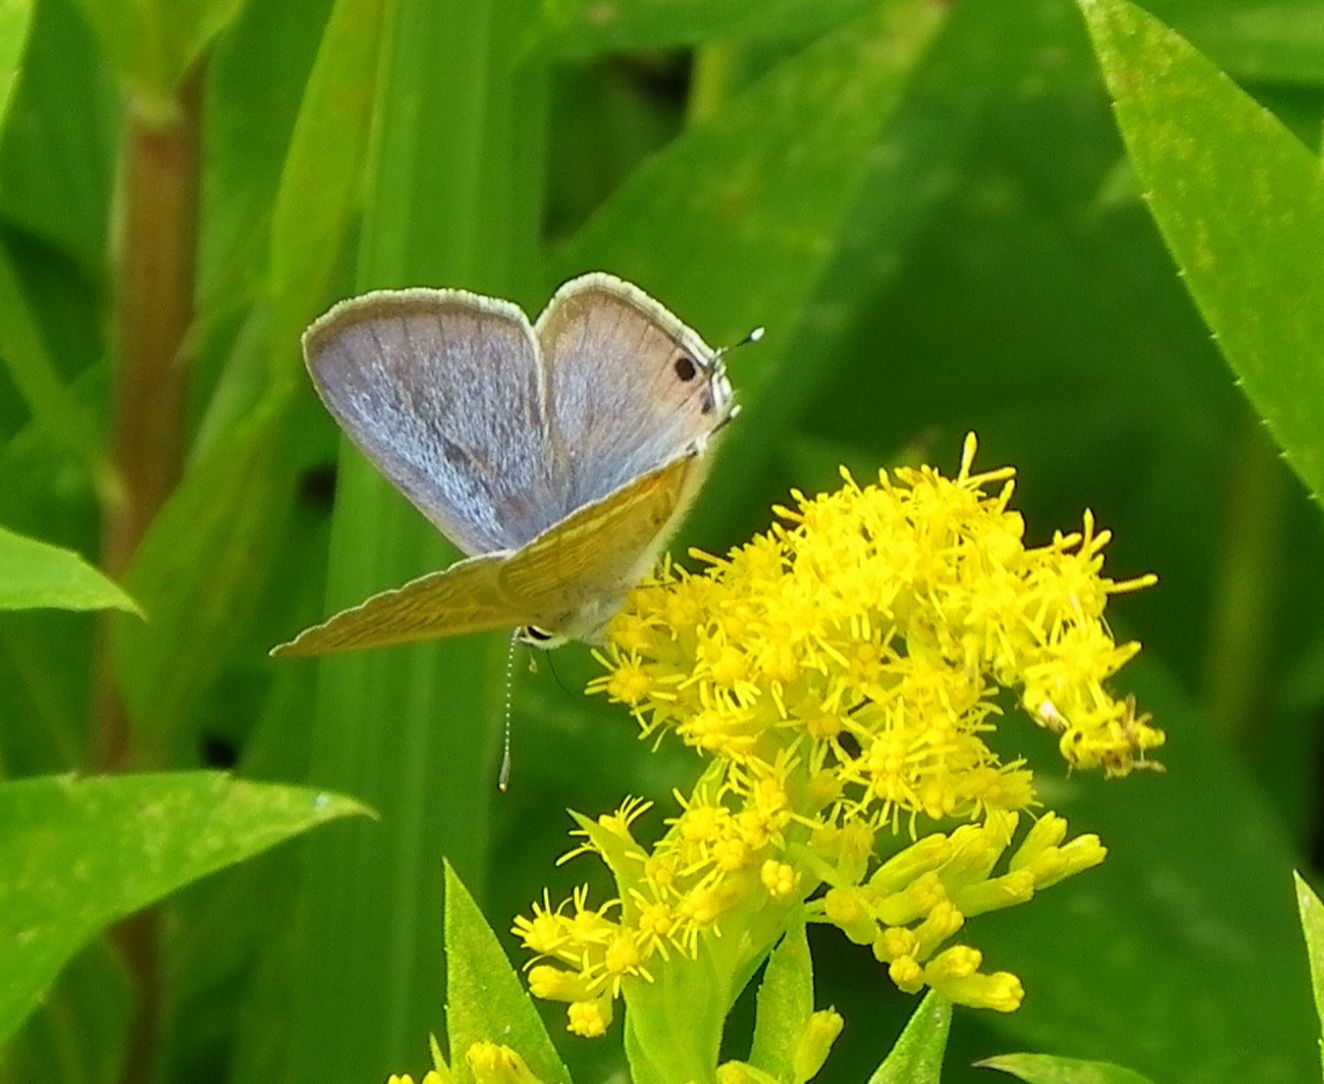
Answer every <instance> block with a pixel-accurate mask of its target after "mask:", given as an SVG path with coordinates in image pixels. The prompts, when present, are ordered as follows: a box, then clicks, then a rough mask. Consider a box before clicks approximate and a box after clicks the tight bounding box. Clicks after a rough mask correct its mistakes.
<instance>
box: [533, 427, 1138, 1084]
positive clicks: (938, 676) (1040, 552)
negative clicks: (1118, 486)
mask: <svg viewBox="0 0 1324 1084" xmlns="http://www.w3.org/2000/svg"><path fill="white" fill-rule="evenodd" d="M974 454H975V440H974V437H973V436H970V437H967V439H966V443H965V448H964V454H963V456H962V460H961V468H960V471H959V472H958V473H957V475H956V477H955V478H945V477H943V476H942V475H941V474H939V473H938V472H937V471H936V470H934V469H932V468H929V467H923V468H919V469H901V470H897V471H896V472H894V473H893V474H891V475H889V474H887V473H886V472H883V473H880V475H879V479H878V481H877V482H876V483H874V484H870V485H860V484H858V483H857V482H855V480H854V479H852V478H851V477H850V475H849V474H847V473H846V472H845V471H844V470H843V472H842V474H843V477H844V478H845V483H846V484H845V485H844V487H843V488H842V489H840V490H838V491H837V492H835V493H831V494H826V495H820V496H817V497H805V496H804V495H803V494H800V493H798V492H797V493H794V494H793V497H794V504H793V506H792V507H787V508H777V509H776V512H777V515H778V522H776V523H775V524H774V525H773V526H772V528H771V529H770V530H769V531H768V532H767V533H765V534H763V535H760V536H758V537H756V538H755V539H754V540H753V541H751V542H749V543H748V544H747V545H744V546H741V547H739V548H737V549H735V550H733V551H732V552H731V553H730V554H728V555H727V556H726V557H724V558H718V557H712V556H708V555H705V554H698V553H696V556H697V557H699V558H700V559H702V560H703V561H704V562H705V563H706V565H707V566H708V567H707V568H706V570H705V571H704V572H702V573H700V574H691V573H688V572H686V571H684V570H682V569H680V568H678V567H676V566H674V565H671V564H665V565H664V566H663V567H662V569H661V570H660V571H659V572H658V573H657V575H656V576H655V578H654V579H652V580H650V581H649V582H647V583H645V584H644V585H643V586H641V587H639V588H638V589H637V590H636V591H635V592H634V593H633V594H632V596H631V598H630V601H629V603H628V605H627V607H626V609H625V610H624V611H623V612H622V613H621V614H620V615H619V616H618V617H617V618H616V619H615V620H614V621H613V622H612V623H611V625H610V626H609V628H608V631H607V637H608V642H607V646H606V648H605V650H604V651H602V652H599V653H598V654H597V657H598V659H599V661H600V662H601V663H602V664H603V666H604V667H605V669H606V671H607V672H606V674H605V675H604V676H602V677H600V678H597V679H595V680H594V681H592V682H591V683H590V684H589V690H590V692H595V693H604V694H606V695H607V696H608V697H609V698H610V699H612V700H614V701H617V702H620V703H623V704H625V705H626V706H628V707H629V708H630V710H631V711H632V712H633V713H634V715H635V717H636V718H637V719H638V721H639V723H640V725H641V727H642V728H643V732H644V733H645V734H646V735H659V736H660V735H662V734H664V733H672V734H675V735H676V736H677V737H679V738H680V740H682V741H684V742H685V743H687V744H689V745H691V746H693V747H694V748H695V749H697V750H698V751H699V752H700V753H701V754H703V755H704V756H706V757H708V758H709V759H710V761H711V763H710V766H709V768H708V770H707V771H706V772H705V773H704V775H703V777H702V778H701V779H700V780H699V782H698V784H697V785H696V786H695V787H694V789H693V791H692V792H691V793H689V794H688V795H683V794H679V793H677V794H676V796H675V797H676V802H677V806H678V812H677V813H676V815H674V816H673V817H671V818H670V819H668V820H667V821H666V825H667V832H666V834H665V835H664V836H663V838H662V839H661V840H659V841H658V842H657V843H656V844H654V845H653V846H652V847H651V848H644V847H643V846H641V845H640V844H639V843H638V842H637V841H636V840H635V838H634V836H633V833H632V827H631V826H632V824H633V822H634V821H635V819H636V818H637V817H638V816H639V815H641V814H642V813H643V812H644V811H645V809H646V808H647V807H646V805H645V804H644V803H642V802H639V801H638V800H628V801H627V802H626V803H625V804H624V805H623V806H622V807H621V809H620V810H619V811H618V812H617V813H616V814H613V815H611V816H608V817H604V818H601V819H600V820H599V821H597V822H590V821H588V820H585V819H583V818H581V819H580V832H579V834H580V835H582V836H583V838H584V842H583V844H582V845H581V846H580V847H578V848H577V849H576V850H575V851H574V852H572V853H574V854H578V853H582V852H584V851H593V852H595V853H597V854H598V855H600V856H601V857H602V858H603V859H604V860H605V861H606V863H607V864H608V866H609V867H610V868H611V870H612V873H613V875H614V876H615V878H616V882H617V886H618V890H619V898H617V899H613V900H611V901H608V902H607V903H606V904H604V905H603V906H601V907H598V908H596V909H594V908H592V907H590V906H589V904H588V898H587V890H583V889H581V890H579V891H577V892H576V894H575V896H574V897H573V899H572V900H571V901H569V902H568V904H562V905H561V906H560V907H557V908H555V909H553V908H552V906H551V904H550V902H549V901H548V900H547V898H546V897H544V899H543V901H542V903H541V904H535V905H534V908H533V916H532V918H523V917H521V918H520V919H518V920H517V921H516V923H515V932H516V933H517V934H518V935H519V936H520V937H521V938H522V939H523V941H524V944H525V945H526V947H528V948H529V949H531V950H532V951H533V952H534V953H535V954H537V956H538V957H540V958H541V959H543V960H544V961H546V962H545V963H543V964H540V965H539V966H536V967H534V968H533V969H532V970H531V971H530V984H531V986H532V987H533V990H534V993H535V994H537V995H538V996H542V997H550V998H555V999H559V1000H565V1001H568V1002H570V1003H571V1028H572V1030H574V1031H577V1032H578V1033H580V1034H588V1033H591V1032H592V1033H598V1032H599V1031H600V1029H599V1028H598V1026H597V1025H598V1024H601V1026H602V1027H604V1028H605V1026H606V1024H605V1023H604V1022H603V1021H604V1020H607V1021H609V1019H610V1003H611V1001H612V1000H613V999H614V998H615V997H616V996H618V995H620V994H622V993H623V994H624V996H625V997H626V998H627V1001H628V1000H629V998H630V996H631V990H632V988H633V987H632V984H633V983H639V982H643V983H647V982H650V981H652V977H653V976H652V975H651V974H650V971H649V967H650V966H652V967H653V968H659V967H685V966H694V965H695V963H696V962H698V963H701V964H703V966H704V967H706V968H707V969H708V971H707V972H706V974H709V975H711V974H712V973H713V970H714V968H716V969H719V970H720V969H725V970H726V971H729V972H730V973H731V974H733V975H734V974H739V973H741V970H740V969H742V968H748V967H750V966H752V965H753V964H755V963H757V961H758V960H760V959H761V958H762V956H763V955H764V954H766V952H767V951H768V950H769V948H770V947H771V946H772V944H773V943H775V941H776V939H777V938H778V937H779V936H780V933H781V932H782V930H783V929H784V928H785V923H786V921H787V920H788V919H789V917H790V916H791V915H792V914H793V913H795V911H796V910H797V909H799V908H801V907H803V908H804V909H805V912H806V914H807V915H808V917H809V918H810V919H811V920H815V921H820V922H826V923H830V924H832V925H835V926H837V927H838V928H840V929H841V930H842V932H843V933H845V934H846V936H847V937H848V938H850V939H851V940H852V941H854V942H856V943H858V944H860V945H867V946H869V948H870V949H871V950H872V951H873V953H874V955H875V957H876V958H877V959H878V960H879V961H880V963H881V964H883V965H885V966H886V968H887V973H888V975H889V976H890V977H891V979H892V981H893V982H894V983H895V984H896V985H897V986H898V987H899V988H901V989H902V990H906V991H912V992H913V991H918V990H920V989H922V988H923V987H925V986H928V987H932V988H934V989H936V990H938V991H939V992H940V993H942V994H943V995H944V996H946V997H948V998H949V999H951V1000H953V1001H957V1002H961V1003H964V1004H968V1005H975V1006H980V1007H985V1008H992V1009H996V1010H999V1011H1010V1010H1012V1009H1015V1008H1016V1007H1017V1006H1018V1005H1019V1004H1020V1001H1021V998H1022V996H1023V992H1022V990H1021V985H1020V982H1019V980H1018V979H1017V978H1016V977H1015V976H1014V975H1011V974H1008V973H1006V972H995V973H992V974H989V973H984V972H982V971H981V970H980V967H981V966H982V957H981V955H980V953H979V952H978V951H977V950H976V949H974V948H971V947H969V946H966V945H961V944H952V943H951V942H952V939H953V938H954V937H955V936H956V935H957V934H958V933H960V932H962V931H963V929H964V927H965V925H966V922H967V920H969V919H971V918H973V917H975V916H977V915H980V914H982V913H984V912H986V911H991V910H996V909H999V908H1002V907H1009V906H1012V905H1014V904H1018V903H1023V902H1026V901H1027V900H1029V899H1030V898H1031V897H1032V896H1033V895H1034V893H1035V892H1036V891H1037V890H1039V889H1042V888H1047V887H1049V886H1051V885H1053V884H1056V883H1057V882H1058V881H1060V880H1062V879H1063V878H1064V877H1067V876H1070V875H1072V874H1074V873H1078V872H1080V871H1082V870H1084V869H1087V868H1089V867H1090V866H1093V865H1097V864H1098V863H1099V862H1101V861H1102V860H1103V857H1104V855H1105V853H1106V852H1105V850H1104V848H1103V847H1102V845H1101V844H1100V843H1099V841H1098V839H1097V837H1095V836H1092V835H1086V836H1080V837H1077V838H1076V839H1073V840H1070V841H1068V840H1067V839H1066V831H1067V826H1066V823H1065V821H1063V820H1062V819H1061V818H1060V817H1057V816H1056V815H1055V814H1053V813H1043V814H1041V815H1040V816H1039V818H1038V820H1037V821H1036V822H1035V823H1034V824H1033V825H1032V826H1031V827H1030V828H1029V831H1028V832H1027V833H1025V835H1024V837H1023V838H1022V840H1021V842H1020V844H1019V845H1018V846H1017V845H1015V840H1016V836H1017V831H1018V829H1019V827H1020V825H1021V823H1022V817H1021V814H1022V813H1026V812H1028V811H1030V810H1032V809H1034V808H1035V807H1036V806H1037V805H1038V804H1039V803H1038V800H1037V798H1036V794H1035V789H1034V780H1033V776H1032V773H1031V771H1030V769H1029V768H1028V767H1027V766H1026V764H1025V763H1024V762H1023V761H1021V760H1011V761H1003V760H1002V759H1001V758H1000V757H999V756H998V755H997V754H995V753H994V752H993V750H992V749H991V748H990V747H989V745H988V744H987V742H986V740H985V739H986V737H987V735H988V734H989V733H990V732H992V731H993V730H994V729H995V728H996V727H997V726H999V725H1000V724H1002V723H1003V719H1002V713H1001V710H1000V708H999V694H1000V693H1001V691H1002V690H1008V691H1010V692H1011V693H1012V695H1013V697H1014V699H1015V701H1016V702H1018V703H1019V704H1020V705H1022V707H1023V708H1024V710H1025V712H1026V714H1027V716H1028V717H1029V719H1030V720H1032V721H1033V722H1034V723H1035V724H1037V725H1039V726H1041V727H1045V728H1047V729H1049V730H1051V731H1052V732H1054V733H1055V734H1057V735H1058V736H1059V748H1060V750H1061V752H1062V755H1063V757H1064V758H1065V759H1066V761H1067V763H1068V765H1069V766H1071V767H1073V768H1081V769H1088V768H1102V769H1103V771H1104V772H1105V774H1106V775H1108V776H1124V775H1126V774H1128V773H1129V772H1131V771H1132V770H1133V769H1135V768H1137V767H1155V765H1154V764H1153V763H1152V762H1150V761H1149V760H1148V759H1147V754H1148V753H1149V751H1150V750H1152V749H1154V748H1156V747H1158V746H1160V745H1161V744H1162V743H1163V740H1164V735H1163V732H1162V731H1161V730H1157V729H1155V728H1154V727H1152V726H1151V725H1150V724H1149V718H1148V716H1145V715H1140V714H1138V713H1137V711H1136V707H1135V704H1134V702H1133V701H1132V700H1131V699H1130V698H1124V699H1121V700H1119V699H1116V698H1115V697H1114V696H1113V695H1112V693H1111V692H1110V691H1109V689H1108V685H1107V683H1108V681H1109V680H1110V679H1111V678H1112V676H1113V675H1114V674H1115V673H1116V671H1117V670H1118V668H1119V667H1121V666H1122V664H1123V663H1125V662H1126V661H1127V660H1128V659H1130V658H1131V657H1132V656H1134V655H1135V653H1136V652H1137V651H1138V650H1139V645H1138V644H1134V643H1131V644H1121V645H1119V644H1117V643H1115V642H1114V640H1113V637H1112V634H1111V632H1110V630H1109V628H1108V626H1107V624H1106V623H1105V621H1104V618H1103V611H1104V606H1105V603H1106V602H1107V599H1108V597H1109V596H1110V595H1114V594H1118V593H1121V592H1126V591H1132V590H1136V589H1138V588H1141V587H1145V586H1148V585H1150V584H1152V583H1153V582H1154V577H1153V576H1142V577H1139V578H1136V579H1132V580H1124V581H1115V580H1112V579H1108V578H1106V577H1104V576H1103V575H1102V567H1103V550H1104V547H1105V546H1106V544H1107V542H1108V540H1109V537H1110V535H1109V533H1108V532H1107V531H1097V530H1096V528H1095V524H1094V519H1093V516H1092V515H1091V514H1090V513H1089V512H1086V513H1085V516H1084V522H1083V526H1082V529H1081V530H1080V531H1079V532H1074V533H1070V534H1062V533H1060V532H1059V533H1057V534H1055V535H1054V536H1053V537H1052V539H1051V541H1050V542H1049V543H1048V544H1047V545H1045V546H1041V547H1037V548H1036V547H1028V546H1026V545H1025V541H1024V535H1025V528H1024V523H1023V522H1022V519H1021V517H1020V515H1019V514H1018V513H1016V512H1014V511H1011V510H1010V508H1009V503H1010V500H1011V496H1012V491H1013V481H1012V475H1013V472H1012V470H1011V469H1010V468H1003V469H1000V470H994V471H988V472H984V473H979V474H976V473H973V471H972V463H973V459H974ZM728 934H729V935H732V936H734V938H735V941H734V942H733V944H734V945H735V946H736V947H734V948H732V947H727V948H724V949H723V950H722V951H721V952H720V953H719V952H718V950H717V948H716V946H717V944H718V942H719V941H728V942H729V940H730V939H729V937H728ZM548 972H553V973H555V976H556V977H555V978H554V979H553V977H552V976H551V975H549V974H548ZM736 992H738V991H736ZM732 996H733V997H734V994H732ZM731 1071H732V1072H733V1073H734V1072H737V1071H743V1069H738V1066H737V1065H736V1063H732V1069H731Z"/></svg>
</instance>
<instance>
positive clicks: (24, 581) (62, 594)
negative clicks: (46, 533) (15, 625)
mask: <svg viewBox="0 0 1324 1084" xmlns="http://www.w3.org/2000/svg"><path fill="white" fill-rule="evenodd" d="M42 607H49V608H53V609H60V610H105V609H115V610H125V611H126V612H128V613H132V614H137V615H138V616H139V617H141V616H142V611H141V610H139V609H138V606H137V604H136V603H135V602H134V601H133V599H131V598H129V596H128V595H126V594H125V593H124V592H123V591H122V590H120V588H119V587H117V586H116V585H115V584H113V583H112V582H111V581H110V580H108V579H107V578H106V577H105V576H103V575H102V574H101V573H100V572H98V571H97V570H96V569H95V568H93V567H92V566H91V565H89V564H88V563H87V562H86V561H84V560H83V558H82V557H80V556H79V555H78V554H76V553H74V551H73V550H66V549H61V548H60V547H59V546H52V545H50V544H49V543H46V542H38V541H37V540H36V539H35V538H25V537H24V536H23V535H21V534H15V533H14V532H13V531H7V530H5V529H4V528H3V527H0V610H30V609H37V608H42Z"/></svg>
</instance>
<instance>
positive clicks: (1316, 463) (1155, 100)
mask: <svg viewBox="0 0 1324 1084" xmlns="http://www.w3.org/2000/svg"><path fill="white" fill-rule="evenodd" d="M1081 7H1082V9H1083V10H1084V12H1085V16H1086V20H1087V21H1088V23H1089V27H1090V33H1091V34H1092V35H1093V37H1094V43H1095V48H1096V49H1097V51H1098V53H1099V60H1100V63H1101V64H1102V66H1103V71H1104V75H1105V76H1106V77H1107V80H1108V89H1109V90H1110V91H1111V92H1112V95H1113V98H1114V100H1115V102H1116V108H1117V119H1118V123H1119V125H1120V127H1121V130H1122V135H1123V137H1124V138H1125V139H1126V145H1127V149H1128V150H1129V152H1130V156H1131V162H1132V164H1133V165H1134V167H1135V170H1136V174H1137V176H1138V178H1139V180H1140V184H1141V185H1142V187H1143V188H1144V191H1145V198H1146V200H1147V202H1148V203H1149V206H1150V208H1151V209H1152V210H1153V213H1154V217H1155V219H1156V220H1157V221H1158V224H1159V227H1160V228H1161V229H1162V231H1163V235H1164V238H1165V239H1166V240H1167V242H1168V247H1169V248H1171V249H1172V253H1173V256H1174V257H1175V258H1176V260H1177V263H1178V265H1179V266H1180V267H1181V270H1182V277H1183V279H1184V280H1185V282H1186V285H1187V287H1188V288H1189V289H1190V291H1191V294H1192V296H1193V297H1194V298H1195V301H1196V304H1197V305H1198V306H1199V307H1200V312H1201V314H1202V315H1203V316H1204V319H1205V322H1206V323H1207V324H1208V325H1209V327H1210V329H1211V330H1212V331H1213V332H1214V335H1215V337H1216V338H1217V340H1218V343H1219V346H1220V347H1221V348H1222V350H1223V353H1224V354H1225V355H1226V357H1227V360H1228V362H1229V363H1230V364H1231V366H1232V369H1233V371H1234V372H1235V373H1236V375H1237V377H1238V378H1239V380H1240V382H1241V383H1242V385H1243V386H1244V387H1245V389H1246V393H1247V394H1248V395H1249V396H1250V398H1251V402H1252V403H1253V404H1254V406H1255V408H1256V410H1257V411H1258V412H1259V413H1260V415H1261V417H1262V418H1263V419H1264V422H1265V424H1266V425H1267V426H1268V427H1269V430H1270V432H1271V433H1273V435H1274V438H1275V440H1276V441H1277V442H1278V445H1279V447H1280V448H1281V449H1282V452H1283V455H1284V456H1285V457H1286V459H1287V461H1288V462H1289V463H1291V464H1292V465H1293V467H1294V468H1295V469H1296V472H1297V473H1298V474H1299V475H1300V476H1301V480H1302V481H1303V482H1305V484H1306V485H1307V486H1308V487H1309V488H1310V490H1311V492H1312V493H1313V494H1314V495H1315V497H1316V498H1318V497H1319V496H1320V495H1321V493H1324V434H1321V432H1320V424H1319V420H1320V418H1321V417H1324V371H1322V370H1321V367H1320V366H1319V365H1318V364H1317V359H1318V358H1319V357H1320V356H1321V355H1322V354H1324V269H1321V266H1320V259H1319V246H1318V244H1317V240H1318V238H1319V237H1320V236H1321V234H1324V178H1321V176H1320V171H1319V160H1318V158H1317V156H1316V155H1314V154H1312V153H1311V152H1310V151H1309V150H1308V149H1307V148H1306V147H1304V146H1302V144H1301V142H1300V141H1299V140H1298V139H1297V138H1296V137H1295V136H1294V135H1292V133H1291V132H1290V131H1288V130H1287V128H1286V127H1285V126H1284V125H1283V124H1282V123H1281V122H1280V121H1279V120H1277V118H1275V117H1274V116H1273V114H1272V113H1270V112H1268V111H1267V110H1265V109H1264V108H1263V107H1261V106H1260V105H1259V104H1258V103H1256V101H1255V100H1254V99H1253V98H1251V97H1250V96H1249V95H1247V94H1245V93H1244V92H1242V91H1241V90H1239V89H1238V88H1237V86H1236V84H1235V83H1233V82H1232V81H1231V80H1230V79H1229V78H1227V76H1225V75H1223V74H1222V73H1221V72H1220V71H1218V69H1217V68H1216V67H1215V66H1214V65H1213V64H1212V63H1210V62H1209V61H1208V60H1206V59H1205V58H1204V57H1203V56H1201V55H1200V54H1199V53H1197V52H1196V51H1195V50H1194V49H1193V48H1192V47H1191V46H1190V45H1188V44H1187V43H1186V42H1185V41H1183V40H1182V39H1181V38H1180V37H1179V36H1178V35H1177V34H1175V33H1174V32H1173V31H1171V30H1169V29H1168V28H1167V27H1165V26H1164V25H1163V24H1162V23H1160V22H1158V21H1157V20H1156V19H1154V18H1152V17H1150V16H1148V15H1146V14H1145V13H1144V12H1143V11H1141V9H1139V8H1137V7H1135V6H1134V5H1132V4H1130V3H1126V2H1124V0H1084V2H1082V4H1081Z"/></svg>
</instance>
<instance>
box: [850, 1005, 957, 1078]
mask: <svg viewBox="0 0 1324 1084" xmlns="http://www.w3.org/2000/svg"><path fill="white" fill-rule="evenodd" d="M951 1025H952V1007H951V1005H949V1004H948V1003H947V1002H946V1001H944V1000H943V999H942V998H941V997H939V996H938V995H937V994H935V993H930V994H929V995H928V996H927V997H925V998H924V1000H923V1001H921V1002H920V1003H919V1007H918V1008H917V1009H916V1010H915V1013H914V1015H913V1016H911V1018H910V1022H909V1023H908V1024H906V1028H905V1030H904V1031H903V1032H901V1037H900V1038H899V1039H897V1041H896V1045H895V1046H894V1047H892V1052H891V1053H890V1054H888V1055H887V1057H886V1058H885V1059H884V1060H883V1063H882V1064H881V1065H880V1066H878V1068H877V1069H875V1070H874V1073H873V1076H871V1077H869V1084H901V1082H902V1081H906V1082H907V1084H938V1081H940V1080H941V1079H942V1062H943V1055H944V1053H945V1052H946V1049H947V1032H948V1030H949V1029H950V1028H951Z"/></svg>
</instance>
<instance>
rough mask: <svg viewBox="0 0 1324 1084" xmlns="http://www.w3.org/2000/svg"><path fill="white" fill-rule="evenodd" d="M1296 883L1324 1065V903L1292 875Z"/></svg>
mask: <svg viewBox="0 0 1324 1084" xmlns="http://www.w3.org/2000/svg"><path fill="white" fill-rule="evenodd" d="M1292 878H1293V880H1294V881H1295V882H1296V906H1297V910H1298V911H1299V912H1300V914H1301V933H1302V934H1303V935H1304V936H1305V939H1306V959H1307V960H1308V961H1309V962H1310V986H1311V990H1312V991H1313V992H1314V995H1315V1015H1316V1016H1317V1017H1318V1018H1319V1022H1320V1026H1321V1034H1320V1044H1319V1046H1320V1058H1321V1061H1322V1063H1324V903H1320V899H1319V897H1318V896H1316V895H1315V893H1314V891H1312V889H1311V887H1310V885H1308V884H1306V882H1305V880H1304V878H1302V876H1301V874H1299V873H1297V872H1296V871H1295V870H1293V871H1292Z"/></svg>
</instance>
